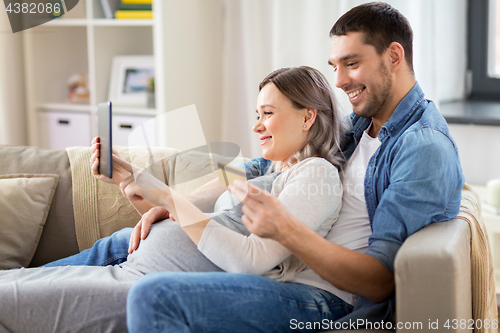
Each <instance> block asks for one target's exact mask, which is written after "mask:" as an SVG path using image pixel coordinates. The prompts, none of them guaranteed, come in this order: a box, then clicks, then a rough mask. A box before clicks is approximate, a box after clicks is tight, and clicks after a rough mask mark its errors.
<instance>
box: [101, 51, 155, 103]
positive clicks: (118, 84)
mask: <svg viewBox="0 0 500 333" xmlns="http://www.w3.org/2000/svg"><path fill="white" fill-rule="evenodd" d="M153 77H154V58H153V56H116V57H114V58H113V66H112V69H111V78H110V81H109V94H108V100H110V101H111V102H113V104H114V105H120V106H131V107H147V100H148V97H147V88H148V84H149V80H150V79H151V78H153Z"/></svg>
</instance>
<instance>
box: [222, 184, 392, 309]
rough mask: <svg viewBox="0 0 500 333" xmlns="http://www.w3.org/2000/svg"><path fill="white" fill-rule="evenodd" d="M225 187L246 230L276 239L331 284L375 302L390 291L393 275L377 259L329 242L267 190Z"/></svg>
mask: <svg viewBox="0 0 500 333" xmlns="http://www.w3.org/2000/svg"><path fill="white" fill-rule="evenodd" d="M229 190H230V191H231V193H233V194H234V195H235V196H236V197H237V198H238V199H240V201H241V202H243V204H244V205H243V208H242V211H243V213H244V215H243V217H242V221H243V223H244V224H245V226H246V227H247V229H248V231H250V232H251V233H253V234H255V235H257V236H261V237H267V238H272V239H274V240H276V241H278V242H279V243H281V244H282V245H283V246H285V247H286V248H288V249H289V250H290V251H291V252H292V253H293V254H294V255H295V256H297V258H299V259H300V260H302V261H303V262H304V263H305V264H307V266H309V267H310V268H311V269H312V270H313V271H315V272H316V273H317V274H318V275H319V276H320V277H322V278H323V279H325V280H326V281H328V282H329V283H331V284H332V285H334V286H336V287H337V288H339V289H342V290H345V291H347V292H350V293H353V294H355V295H358V296H362V297H365V298H367V299H369V300H371V301H372V302H375V303H377V302H381V301H383V300H384V299H386V298H387V297H388V296H389V295H390V294H391V293H392V292H393V291H394V274H393V273H392V272H390V271H389V270H388V269H387V268H385V267H384V266H383V265H382V264H381V263H380V262H379V261H378V260H377V259H375V258H374V257H372V256H370V255H368V254H364V253H359V252H355V251H352V250H349V249H346V248H344V247H342V246H340V245H338V244H335V243H331V242H329V241H328V240H326V239H325V238H323V237H321V236H320V235H318V234H317V233H316V232H314V231H312V230H311V229H309V228H307V227H306V226H305V225H304V224H303V223H301V222H300V221H298V220H297V219H295V218H294V217H293V216H291V215H290V214H289V213H288V212H287V211H286V209H285V207H284V206H283V205H282V204H281V202H279V200H278V199H277V198H275V197H273V196H272V195H271V194H270V193H269V192H266V191H263V190H261V189H259V188H257V187H255V186H253V185H250V184H247V183H245V182H242V181H235V182H234V183H233V184H232V185H230V186H229Z"/></svg>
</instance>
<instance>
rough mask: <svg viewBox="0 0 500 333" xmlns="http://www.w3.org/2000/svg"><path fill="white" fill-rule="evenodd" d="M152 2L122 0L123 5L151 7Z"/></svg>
mask: <svg viewBox="0 0 500 333" xmlns="http://www.w3.org/2000/svg"><path fill="white" fill-rule="evenodd" d="M152 3H153V0H122V4H124V5H151V4H152Z"/></svg>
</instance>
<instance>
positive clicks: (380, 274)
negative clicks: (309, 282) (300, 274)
mask: <svg viewBox="0 0 500 333" xmlns="http://www.w3.org/2000/svg"><path fill="white" fill-rule="evenodd" d="M290 218H291V217H290ZM293 226H294V227H293V228H290V230H289V231H288V232H286V234H284V235H283V237H280V239H279V240H278V241H279V242H280V243H281V244H283V245H284V246H286V247H287V248H288V249H289V250H290V251H291V252H292V253H293V254H294V255H295V256H297V257H298V258H299V259H300V260H302V261H303V262H304V263H306V264H307V265H308V266H309V267H310V268H311V269H312V270H313V271H315V272H316V273H317V274H318V275H319V276H321V277H322V278H323V279H325V280H326V281H328V282H330V283H331V284H332V285H334V286H335V287H337V288H339V289H342V290H345V291H347V292H350V293H353V294H355V295H358V296H361V297H364V298H367V299H369V300H371V301H372V302H381V301H383V300H384V299H386V298H387V297H388V296H389V295H390V294H391V293H392V291H393V290H394V274H393V273H391V272H390V271H389V270H388V269H387V268H385V267H384V266H383V265H382V264H381V263H380V262H379V261H378V260H377V259H375V258H374V257H372V256H370V255H367V254H364V253H359V252H355V251H352V250H349V249H346V248H344V247H342V246H340V245H338V244H335V243H331V242H329V241H327V240H326V239H325V238H323V237H321V236H320V235H318V234H317V233H315V232H314V231H312V230H310V229H309V228H307V227H305V226H304V225H303V224H302V223H300V222H299V221H296V220H295V221H294V223H293Z"/></svg>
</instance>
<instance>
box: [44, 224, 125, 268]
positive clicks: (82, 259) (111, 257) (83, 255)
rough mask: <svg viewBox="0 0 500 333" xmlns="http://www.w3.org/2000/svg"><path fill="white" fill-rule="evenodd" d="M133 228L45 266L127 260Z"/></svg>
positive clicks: (113, 262) (113, 263)
mask: <svg viewBox="0 0 500 333" xmlns="http://www.w3.org/2000/svg"><path fill="white" fill-rule="evenodd" d="M132 230H134V229H133V228H124V229H122V230H118V231H117V232H115V233H113V234H112V235H111V236H109V237H104V238H102V239H100V240H98V241H97V242H96V243H95V244H94V245H93V246H92V247H91V248H90V249H86V250H83V251H82V252H80V253H78V254H75V255H73V256H71V257H67V258H63V259H60V260H56V261H53V262H50V263H48V264H46V265H44V267H54V266H107V265H117V264H121V263H122V262H124V261H126V260H127V256H128V244H129V241H130V235H131V234H132Z"/></svg>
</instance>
